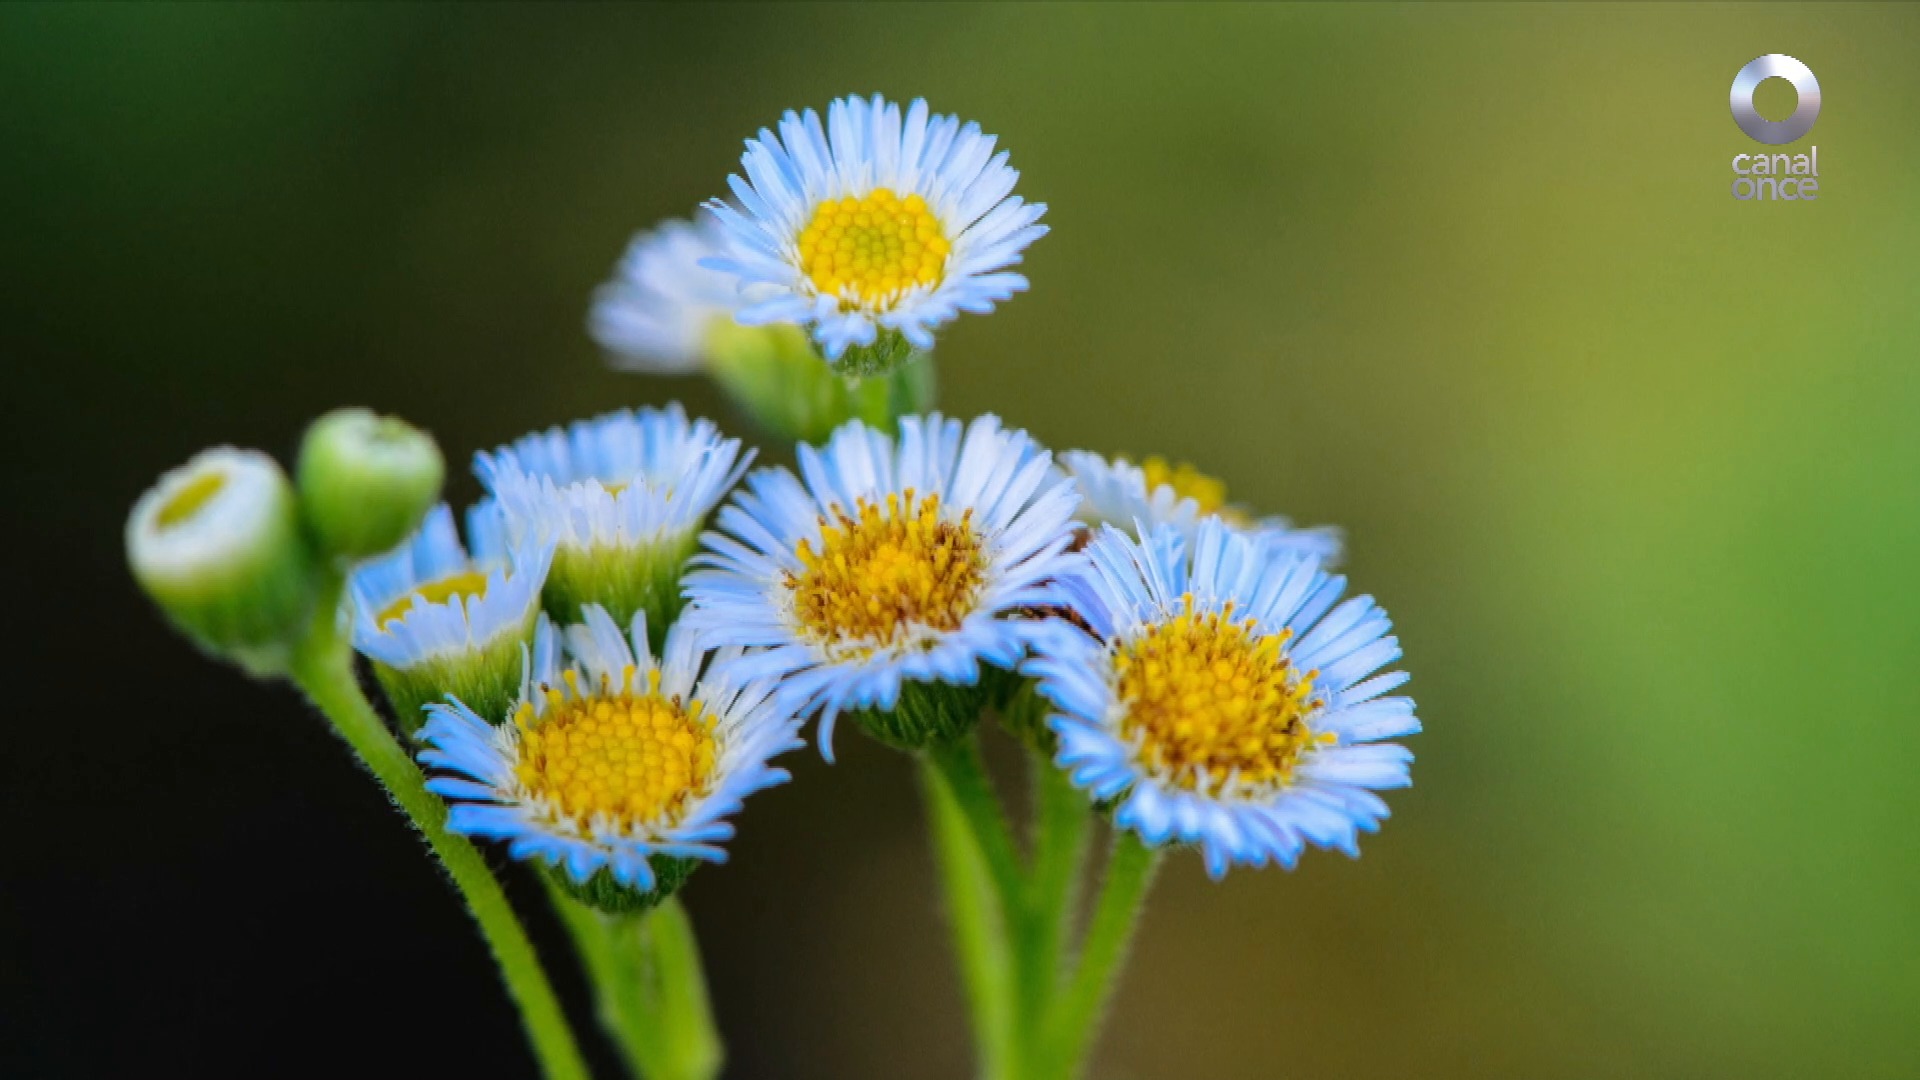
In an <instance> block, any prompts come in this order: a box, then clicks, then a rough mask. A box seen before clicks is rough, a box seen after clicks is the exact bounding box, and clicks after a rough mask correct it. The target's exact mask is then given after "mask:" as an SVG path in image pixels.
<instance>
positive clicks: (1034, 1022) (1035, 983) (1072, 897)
mask: <svg viewBox="0 0 1920 1080" xmlns="http://www.w3.org/2000/svg"><path fill="white" fill-rule="evenodd" d="M1030 763H1031V765H1032V768H1033V779H1034V800H1033V805H1034V836H1033V872H1032V876H1031V877H1030V878H1029V880H1028V882H1027V891H1026V904H1025V911H1024V912H1023V913H1022V915H1023V918H1022V920H1021V933H1020V937H1019V940H1018V943H1017V945H1016V947H1015V952H1016V955H1017V956H1018V964H1019V974H1020V982H1019V993H1020V997H1019V1016H1020V1018H1021V1021H1022V1025H1023V1030H1022V1041H1023V1044H1024V1047H1025V1052H1026V1055H1027V1059H1028V1061H1029V1064H1030V1071H1029V1074H1028V1075H1029V1077H1030V1078H1032V1080H1039V1078H1041V1077H1044V1075H1045V1074H1044V1073H1042V1072H1040V1071H1037V1070H1038V1068H1039V1066H1041V1065H1042V1061H1041V1056H1042V1054H1041V1046H1042V1043H1043V1040H1044V1023H1043V1019H1044V1017H1046V1016H1047V1014H1048V1013H1049V1012H1050V1011H1051V1010H1052V1008H1053V1002H1054V997H1055V995H1057V994H1058V993H1059V992H1060V989H1061V982H1062V978H1061V975H1062V970H1061V969H1062V960H1063V957H1062V952H1063V946H1064V942H1065V941H1066V938H1067V932H1068V929H1069V927H1070V925H1071V923H1072V922H1073V912H1074V909H1075V908H1076V907H1077V906H1078V903H1079V884H1080V874H1081V870H1082V868H1083V867H1084V865H1085V863H1086V852H1087V836H1088V833H1089V831H1090V828H1091V826H1092V824H1093V807H1092V805H1091V804H1090V803H1089V802H1088V800H1087V796H1086V795H1085V794H1084V793H1083V792H1081V791H1079V790H1078V789H1076V788H1075V787H1074V786H1073V783H1072V781H1071V780H1069V779H1068V777H1067V773H1066V771H1065V770H1063V769H1058V768H1055V767H1054V766H1053V763H1052V762H1050V761H1048V760H1046V759H1045V758H1044V757H1034V758H1032V759H1031V762H1030Z"/></svg>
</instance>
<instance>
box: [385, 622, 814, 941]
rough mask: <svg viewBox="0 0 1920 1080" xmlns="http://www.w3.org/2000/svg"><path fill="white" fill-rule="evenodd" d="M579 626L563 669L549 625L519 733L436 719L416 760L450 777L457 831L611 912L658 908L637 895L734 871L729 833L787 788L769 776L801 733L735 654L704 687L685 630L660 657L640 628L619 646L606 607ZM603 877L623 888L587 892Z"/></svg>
mask: <svg viewBox="0 0 1920 1080" xmlns="http://www.w3.org/2000/svg"><path fill="white" fill-rule="evenodd" d="M584 612H585V617H586V621H585V622H584V623H583V624H581V625H577V626H573V627H569V628H568V629H567V631H566V645H567V648H566V651H567V652H568V653H569V654H570V657H571V659H570V660H567V661H566V662H564V663H563V661H562V658H561V656H560V652H561V650H560V648H559V643H558V642H557V641H556V636H557V635H556V633H555V632H554V631H553V628H552V624H550V623H548V622H546V621H545V620H542V622H541V631H540V633H539V634H538V635H537V637H536V639H535V643H534V647H533V649H532V652H531V654H530V656H529V658H528V659H527V661H526V662H525V674H524V676H523V679H522V684H521V688H520V694H519V700H518V704H517V706H516V707H515V709H514V710H513V715H512V722H511V723H506V724H499V725H494V724H489V723H487V722H486V720H484V719H482V718H481V717H480V716H479V715H477V714H476V713H475V712H474V711H473V710H472V709H469V708H468V707H467V706H466V705H464V704H462V703H460V702H459V701H457V700H454V701H450V702H446V703H442V704H437V705H434V706H433V707H432V708H431V709H430V710H429V711H430V713H431V715H430V717H429V719H428V720H427V724H426V726H425V727H424V728H422V729H421V738H422V740H423V741H425V742H426V743H427V745H428V749H427V750H425V751H422V752H421V754H420V760H421V762H423V763H424V764H427V765H431V766H433V767H435V768H436V769H439V770H441V772H440V775H437V776H436V777H435V778H434V779H432V780H431V781H429V783H428V785H427V786H428V788H429V789H431V790H432V791H434V792H435V793H437V794H439V795H440V796H442V797H444V798H446V799H447V800H448V801H449V802H450V803H451V804H452V807H451V811H450V813H449V815H448V818H447V827H448V828H449V829H452V830H453V831H454V832H458V833H463V834H465V835H468V836H477V837H486V838H490V839H496V840H505V841H507V842H508V845H509V847H508V850H509V852H510V853H511V854H512V855H513V857H514V858H516V859H539V860H542V861H544V862H545V863H547V864H549V865H551V866H552V867H554V868H556V869H558V870H560V871H563V872H564V873H565V875H566V878H567V879H568V880H569V881H571V882H572V883H573V884H574V885H575V886H576V887H580V888H582V889H584V890H586V895H587V896H591V897H593V898H594V899H595V900H596V901H597V902H599V903H600V904H601V905H602V906H603V907H604V906H618V905H619V904H620V903H621V900H620V897H621V896H623V895H624V896H625V897H626V899H627V900H628V901H629V902H636V901H637V902H639V903H645V902H647V901H648V900H657V899H658V898H659V897H658V895H655V896H653V897H639V898H636V897H634V896H633V894H634V893H639V894H646V893H650V892H653V890H655V889H656V887H659V886H669V887H671V886H673V885H677V884H678V880H679V878H680V877H682V876H684V870H685V867H682V866H679V865H677V864H678V863H680V862H681V861H683V860H694V861H706V862H724V861H725V860H726V854H727V853H726V850H725V849H724V848H722V847H721V846H720V845H721V844H722V843H724V842H725V841H727V840H729V839H731V838H732V836H733V832H734V829H733V826H732V825H731V824H729V823H728V822H727V820H726V819H727V818H728V817H729V816H730V815H732V814H734V813H736V812H737V811H739V809H740V807H741V803H742V801H743V800H744V799H745V798H746V797H747V796H748V795H751V794H753V793H754V792H756V791H760V790H762V789H763V788H768V787H772V786H773V785H775V784H779V783H782V782H784V781H786V780H787V779H788V775H787V772H786V770H785V769H781V768H777V767H774V766H772V765H770V764H768V762H769V761H771V760H772V758H773V757H774V756H775V755H777V754H780V753H783V752H785V751H787V750H790V749H793V748H794V747H796V746H799V745H800V743H799V740H798V739H797V737H796V733H797V730H798V722H797V721H796V720H795V719H794V717H793V714H792V713H791V711H789V710H786V709H783V708H782V707H781V705H780V700H779V698H778V697H777V695H775V694H774V693H773V687H772V685H771V684H770V683H767V682H743V681H741V680H739V679H737V678H735V677H734V675H733V671H734V668H735V665H734V663H733V661H734V659H735V658H736V657H735V654H734V653H733V652H731V651H726V650H723V651H722V652H720V653H718V654H715V655H714V656H713V657H712V662H711V664H710V666H709V668H708V670H707V672H706V674H705V675H704V676H702V674H701V666H702V662H703V660H706V659H707V657H706V655H705V653H704V652H703V649H702V645H701V643H700V641H699V639H698V638H696V637H695V636H694V635H693V634H690V633H687V632H685V630H684V628H682V627H674V628H673V629H672V630H670V631H669V632H668V633H667V635H666V648H665V650H664V651H663V652H662V654H661V655H660V656H659V657H655V656H654V655H653V653H652V652H651V650H650V649H649V647H648V644H647V628H646V616H645V615H644V614H640V615H636V616H635V617H634V620H633V625H632V632H631V633H630V634H623V633H621V631H620V628H619V627H618V626H616V625H615V624H614V621H613V619H612V617H611V616H609V615H608V614H607V612H606V609H604V608H602V607H600V606H599V605H595V604H590V605H588V606H587V607H586V608H585V609H584ZM603 872H604V874H605V876H606V878H607V879H610V881H611V883H612V885H613V886H616V887H617V888H613V889H607V888H604V887H602V888H591V889H590V888H587V887H588V886H590V885H593V884H595V882H594V879H595V877H596V875H600V874H602V873H603ZM622 889H624V890H631V892H628V893H624V894H623V893H622V892H621V890H622Z"/></svg>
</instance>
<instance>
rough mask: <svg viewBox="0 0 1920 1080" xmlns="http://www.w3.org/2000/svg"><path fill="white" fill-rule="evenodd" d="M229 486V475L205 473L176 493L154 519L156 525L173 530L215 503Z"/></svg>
mask: <svg viewBox="0 0 1920 1080" xmlns="http://www.w3.org/2000/svg"><path fill="white" fill-rule="evenodd" d="M226 486H227V474H226V473H222V472H204V473H201V474H200V475H199V476H196V477H194V478H193V479H192V480H190V481H188V482H187V486H186V487H183V488H181V489H180V490H179V491H176V492H174V494H173V498H171V499H168V500H167V505H165V506H163V507H161V508H160V513H159V515H158V516H156V517H155V518H154V524H156V525H158V526H159V527H160V528H162V529H171V528H173V527H174V526H175V525H178V524H180V523H181V522H183V521H185V520H187V519H188V518H190V517H192V516H193V515H195V514H197V513H199V512H200V508H201V507H203V506H205V505H207V504H208V503H209V502H212V501H213V497H214V496H215V495H218V494H220V489H222V488H224V487H226Z"/></svg>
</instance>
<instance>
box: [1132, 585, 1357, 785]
mask: <svg viewBox="0 0 1920 1080" xmlns="http://www.w3.org/2000/svg"><path fill="white" fill-rule="evenodd" d="M1287 637H1288V634H1287V633H1286V632H1284V631H1283V632H1281V633H1278V634H1260V633H1258V631H1257V630H1256V628H1255V624H1254V621H1253V620H1252V619H1244V620H1239V621H1236V620H1235V619H1234V618H1233V606H1232V605H1231V604H1229V605H1228V606H1227V608H1226V609H1225V610H1223V611H1215V612H1208V613H1205V614H1196V613H1195V612H1194V610H1193V597H1191V596H1187V597H1185V598H1183V600H1182V611H1181V613H1180V614H1179V615H1176V616H1174V617H1172V618H1170V619H1167V620H1165V621H1163V622H1160V623H1156V624H1154V625H1153V626H1151V627H1149V628H1148V629H1147V631H1146V632H1145V633H1143V634H1141V635H1140V636H1139V637H1137V638H1135V639H1133V640H1131V641H1128V642H1126V643H1125V644H1123V645H1121V646H1120V647H1119V648H1118V649H1116V650H1115V651H1114V653H1113V667H1114V672H1115V674H1116V675H1117V676H1118V681H1119V689H1118V695H1119V699H1120V702H1121V704H1122V705H1123V706H1124V708H1125V710H1126V714H1125V717H1124V719H1122V721H1121V733H1122V734H1123V735H1124V736H1125V737H1126V738H1127V739H1128V741H1130V742H1132V743H1133V744H1134V745H1136V746H1138V747H1139V748H1140V751H1139V752H1140V755H1141V758H1142V761H1143V763H1144V764H1145V765H1146V766H1147V767H1148V768H1149V769H1151V770H1152V771H1153V772H1154V773H1155V774H1157V775H1159V776H1161V777H1164V778H1167V779H1168V780H1169V781H1170V782H1172V783H1174V784H1177V785H1178V786H1180V787H1183V788H1185V789H1187V790H1189V791H1199V792H1203V793H1206V794H1210V795H1220V794H1236V795H1250V794H1256V793H1259V792H1262V791H1271V790H1273V789H1275V788H1278V787H1280V786H1283V785H1285V784H1286V783H1287V782H1288V781H1289V780H1290V779H1291V777H1292V774H1293V768H1294V766H1295V765H1296V764H1297V763H1298V762H1299V760H1300V755H1301V754H1302V753H1304V752H1305V751H1306V750H1307V749H1308V748H1309V747H1310V746H1313V745H1314V744H1315V743H1316V742H1326V741H1331V738H1332V737H1331V736H1326V735H1322V736H1316V735H1315V734H1314V732H1313V730H1312V729H1311V728H1310V727H1309V726H1308V724H1307V720H1308V717H1309V716H1310V715H1311V714H1312V712H1313V710H1314V708H1315V703H1314V701H1313V679H1314V676H1315V674H1316V673H1315V672H1311V671H1309V672H1305V673H1302V672H1299V671H1297V670H1296V669H1295V668H1294V667H1293V664H1292V662H1291V661H1290V660H1289V659H1288V657H1287V654H1286V652H1285V651H1284V646H1285V645H1286V642H1287Z"/></svg>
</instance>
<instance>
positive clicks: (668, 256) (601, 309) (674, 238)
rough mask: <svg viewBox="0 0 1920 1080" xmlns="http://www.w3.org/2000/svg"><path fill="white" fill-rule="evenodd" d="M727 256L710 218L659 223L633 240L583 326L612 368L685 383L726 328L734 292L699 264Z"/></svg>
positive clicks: (732, 283) (735, 286)
mask: <svg viewBox="0 0 1920 1080" xmlns="http://www.w3.org/2000/svg"><path fill="white" fill-rule="evenodd" d="M726 250H727V232H726V229H725V228H724V227H722V226H721V224H720V223H719V221H718V220H716V219H715V218H713V217H712V216H711V215H704V216H702V217H701V218H700V219H699V220H697V221H681V220H677V219H676V220H671V221H663V222H661V223H660V224H659V225H658V226H656V227H654V228H653V229H651V230H649V231H647V232H643V233H641V234H639V235H638V236H635V237H634V238H633V242H632V243H631V244H629V245H628V247H627V252H626V254H625V255H624V256H622V257H621V259H620V265H619V267H618V268H617V269H616V270H615V271H614V276H613V280H612V281H609V282H607V283H606V284H605V285H602V286H600V288H599V290H598V291H596V292H595V293H594V296H593V310H592V312H591V314H590V315H589V316H588V319H587V329H588V332H589V333H590V334H592V335H593V339H594V340H595V341H597V342H599V343H600V345H601V347H603V348H605V349H606V350H607V351H608V352H610V353H612V354H613V357H614V361H613V362H614V366H615V367H619V368H623V369H625V370H628V371H647V372H654V373H656V374H663V375H685V374H690V373H692V372H696V371H699V370H700V369H701V368H702V367H704V366H705V365H706V363H707V354H708V338H709V336H710V335H711V334H712V332H713V330H714V328H715V326H716V324H718V325H722V326H724V325H725V324H727V323H731V322H732V321H733V309H734V307H736V306H737V305H738V303H739V299H740V286H739V283H738V282H737V281H736V280H735V279H734V277H733V276H732V275H731V274H726V273H723V272H721V271H719V270H713V269H709V268H707V267H705V266H702V265H701V263H702V262H703V261H704V260H709V259H718V258H721V257H723V256H724V255H725V253H726Z"/></svg>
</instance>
